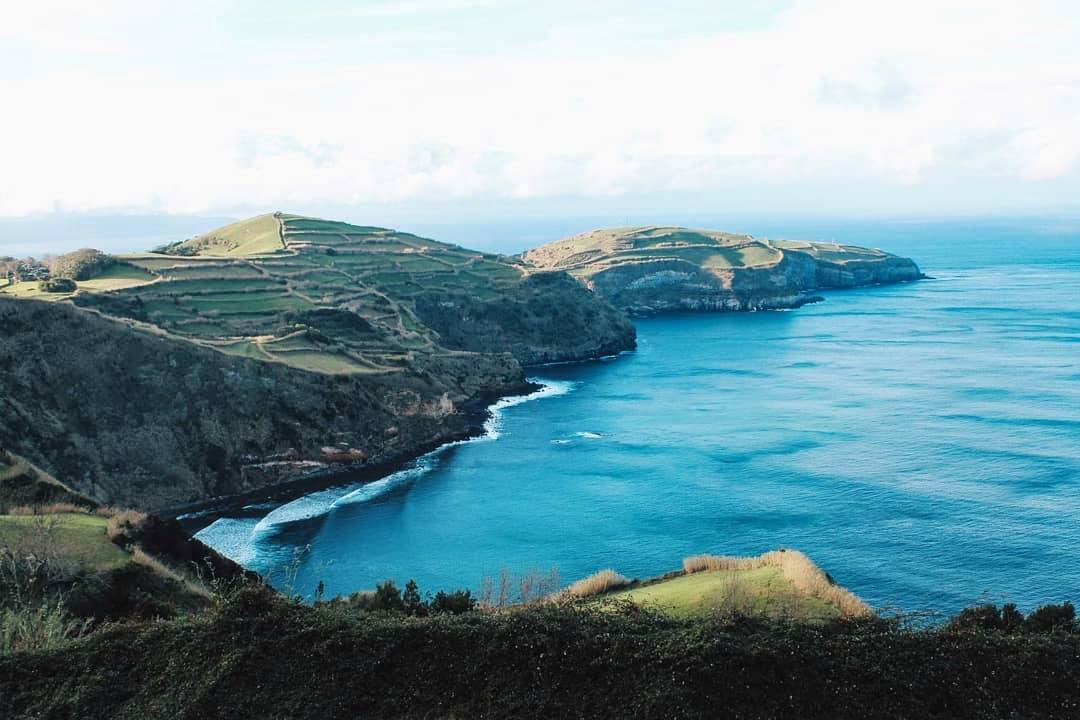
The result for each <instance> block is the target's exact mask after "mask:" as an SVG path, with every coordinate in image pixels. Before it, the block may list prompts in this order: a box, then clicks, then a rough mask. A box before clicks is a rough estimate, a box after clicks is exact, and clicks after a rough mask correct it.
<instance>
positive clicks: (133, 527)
mask: <svg viewBox="0 0 1080 720" xmlns="http://www.w3.org/2000/svg"><path fill="white" fill-rule="evenodd" d="M146 520H147V515H146V513H141V512H136V511H135V510H123V511H121V512H118V513H116V514H115V515H113V516H112V517H110V518H109V522H108V524H107V525H106V526H105V534H106V535H107V536H108V538H109V540H111V541H112V542H114V543H116V544H117V545H120V546H127V545H130V544H132V543H134V542H136V541H138V540H140V539H142V536H143V531H144V529H145V526H146Z"/></svg>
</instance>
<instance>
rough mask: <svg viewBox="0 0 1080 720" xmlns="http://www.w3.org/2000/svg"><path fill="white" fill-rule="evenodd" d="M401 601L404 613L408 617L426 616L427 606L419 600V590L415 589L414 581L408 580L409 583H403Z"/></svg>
mask: <svg viewBox="0 0 1080 720" xmlns="http://www.w3.org/2000/svg"><path fill="white" fill-rule="evenodd" d="M401 600H402V603H403V604H404V606H405V612H406V613H408V614H409V615H414V616H423V615H427V613H428V607H427V604H426V603H424V601H423V600H422V599H420V588H419V587H417V585H416V581H415V580H409V582H407V583H405V591H404V592H403V593H402V594H401Z"/></svg>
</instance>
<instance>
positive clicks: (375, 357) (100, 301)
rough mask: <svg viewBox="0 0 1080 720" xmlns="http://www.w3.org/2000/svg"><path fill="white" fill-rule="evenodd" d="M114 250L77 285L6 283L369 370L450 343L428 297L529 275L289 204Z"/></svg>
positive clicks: (250, 348) (221, 344)
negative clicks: (287, 209)
mask: <svg viewBox="0 0 1080 720" xmlns="http://www.w3.org/2000/svg"><path fill="white" fill-rule="evenodd" d="M117 260H118V262H116V263H115V264H113V265H111V266H110V267H109V268H107V269H106V270H104V271H103V272H101V273H100V274H98V275H97V276H95V277H93V278H91V279H90V280H86V281H81V282H80V283H79V288H78V291H77V292H76V293H74V294H73V295H72V294H63V293H42V292H41V291H40V290H39V289H38V288H37V284H36V283H21V284H20V285H17V286H15V287H14V288H10V289H7V292H12V293H13V294H16V295H19V296H21V297H32V298H38V299H48V300H68V299H70V300H72V301H73V302H75V303H76V304H78V305H80V306H84V307H88V308H92V309H94V310H96V311H98V312H101V313H102V314H105V315H108V316H112V317H116V318H122V319H125V320H126V321H128V322H131V323H135V324H139V325H141V326H154V327H156V328H159V329H160V330H162V331H165V332H166V333H167V334H169V335H172V336H177V337H181V338H184V339H186V340H189V341H192V342H196V343H199V344H202V345H207V346H210V347H214V348H216V349H218V350H220V351H222V352H225V353H228V354H232V355H241V356H246V357H253V358H258V359H261V360H271V361H276V362H283V363H286V364H289V365H293V366H296V367H300V368H304V369H308V370H314V371H317V372H324V373H373V372H395V371H399V370H401V369H402V368H403V367H404V366H405V365H406V364H407V363H408V361H409V360H410V358H411V356H412V354H413V353H415V352H418V351H420V352H447V350H446V349H445V348H442V347H440V346H439V344H438V340H439V338H438V333H436V332H434V331H433V330H432V329H431V327H429V325H428V324H426V323H424V322H423V321H422V320H421V319H420V318H419V317H418V316H417V311H416V301H417V299H418V298H419V297H420V296H422V295H427V294H431V293H437V294H438V295H439V296H444V297H445V299H444V300H443V302H448V303H451V304H452V303H454V302H455V301H458V300H460V301H462V302H467V303H476V302H480V303H484V302H491V301H494V300H496V299H498V298H499V297H500V293H502V292H503V291H504V290H506V289H507V288H513V287H515V286H518V285H520V284H521V283H522V281H523V279H525V278H526V277H527V275H528V273H527V270H526V268H525V266H524V265H522V264H521V263H520V262H518V261H516V260H511V259H509V258H505V257H499V256H494V255H488V254H482V253H477V252H472V251H469V250H465V249H463V248H460V247H456V246H453V245H447V244H444V243H440V242H436V241H434V240H428V239H425V238H421V237H418V236H416V235H411V234H408V233H403V232H398V231H395V230H388V229H384V228H377V227H369V226H360V225H350V224H348V223H344V222H338V221H332V220H320V219H317V218H309V217H303V216H299V215H288V214H281V213H276V214H273V215H260V216H258V217H254V218H251V219H249V220H243V221H240V222H236V223H232V224H230V225H227V226H225V227H223V228H220V229H218V230H214V231H212V232H209V233H206V234H205V235H202V236H199V237H195V238H192V239H190V240H187V241H184V242H180V243H175V244H173V245H171V246H168V247H166V248H163V249H162V250H161V251H157V252H151V253H135V254H129V255H120V256H117ZM429 304H430V303H429Z"/></svg>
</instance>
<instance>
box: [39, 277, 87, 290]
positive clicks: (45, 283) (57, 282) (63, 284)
mask: <svg viewBox="0 0 1080 720" xmlns="http://www.w3.org/2000/svg"><path fill="white" fill-rule="evenodd" d="M77 288H78V286H77V285H76V284H75V281H74V280H71V279H69V278H52V279H51V280H42V281H41V282H39V283H38V289H39V290H41V292H47V293H73V292H75V290H76V289H77Z"/></svg>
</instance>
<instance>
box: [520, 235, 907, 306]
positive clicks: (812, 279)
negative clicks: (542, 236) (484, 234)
mask: <svg viewBox="0 0 1080 720" xmlns="http://www.w3.org/2000/svg"><path fill="white" fill-rule="evenodd" d="M523 257H524V259H525V261H526V262H528V263H530V264H532V265H534V266H536V267H539V268H545V269H552V270H554V269H558V270H566V271H568V272H570V273H571V274H572V275H574V276H575V277H577V278H578V279H579V280H581V281H582V282H584V283H585V284H586V285H588V286H589V287H590V288H592V289H594V290H595V291H596V292H597V293H598V294H600V295H601V296H603V297H605V298H607V299H608V300H610V301H611V302H612V303H613V304H615V305H616V306H617V307H620V308H623V309H626V310H628V311H630V312H635V313H648V312H657V311H663V310H755V309H764V308H783V307H796V306H798V305H801V304H803V303H805V302H808V301H810V300H811V299H813V298H812V296H811V295H810V294H809V293H811V292H812V291H814V290H817V289H820V288H832V287H857V286H860V285H872V284H878V283H890V282H903V281H908V280H915V279H917V278H919V277H921V274H920V273H919V268H918V267H917V266H916V265H915V263H914V262H912V261H911V260H908V259H906V258H900V257H896V256H895V255H889V254H888V253H885V252H882V251H880V250H873V249H868V248H861V247H855V246H850V245H835V244H828V243H808V242H792V241H770V240H762V239H757V238H754V237H751V236H749V235H734V234H731V233H722V232H716V231H712V230H691V229H687V228H680V227H639V228H615V229H607V230H594V231H592V232H587V233H583V234H581V235H575V236H573V237H569V238H565V239H563V240H558V241H555V242H552V243H549V244H547V245H543V246H541V247H539V248H536V249H534V250H530V251H528V252H526V253H525V254H524V256H523Z"/></svg>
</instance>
